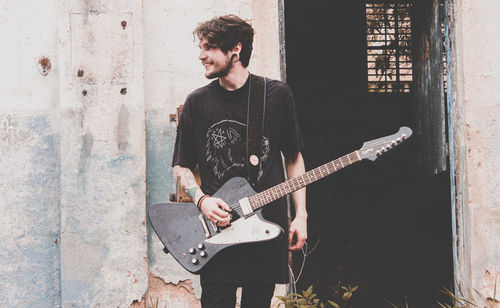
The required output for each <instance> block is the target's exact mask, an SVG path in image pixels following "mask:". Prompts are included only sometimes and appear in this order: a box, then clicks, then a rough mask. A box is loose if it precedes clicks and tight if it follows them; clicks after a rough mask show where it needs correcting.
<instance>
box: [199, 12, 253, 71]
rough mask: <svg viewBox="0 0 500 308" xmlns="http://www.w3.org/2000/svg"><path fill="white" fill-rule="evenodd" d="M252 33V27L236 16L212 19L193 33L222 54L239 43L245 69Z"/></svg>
mask: <svg viewBox="0 0 500 308" xmlns="http://www.w3.org/2000/svg"><path fill="white" fill-rule="evenodd" d="M254 33H255V31H254V29H253V28H252V26H251V25H250V24H249V23H248V22H246V21H245V20H243V19H241V18H240V17H238V16H236V15H224V16H219V17H214V18H212V19H210V20H207V21H204V22H202V23H200V24H199V25H198V27H196V29H195V30H194V32H193V34H194V35H195V36H197V37H198V39H200V40H201V39H203V38H205V39H207V42H208V43H209V44H211V45H214V46H216V47H218V48H220V49H221V51H222V52H224V53H227V52H228V51H229V50H231V49H233V47H234V46H236V45H237V44H238V43H241V52H240V60H241V64H242V65H243V67H247V66H248V63H249V62H250V56H251V55H252V43H253V35H254Z"/></svg>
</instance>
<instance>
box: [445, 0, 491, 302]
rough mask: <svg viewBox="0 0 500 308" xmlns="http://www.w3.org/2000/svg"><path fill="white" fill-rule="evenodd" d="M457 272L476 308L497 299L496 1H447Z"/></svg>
mask: <svg viewBox="0 0 500 308" xmlns="http://www.w3.org/2000/svg"><path fill="white" fill-rule="evenodd" d="M450 3H451V7H450V11H451V13H452V28H451V30H452V32H451V34H452V58H453V61H452V63H451V65H452V67H451V68H452V73H453V74H452V76H451V77H452V79H453V80H452V88H451V90H452V106H453V107H452V108H453V109H452V117H453V119H452V126H453V130H454V134H453V138H454V145H455V148H454V155H455V161H454V165H455V167H456V168H455V169H456V177H455V179H456V185H457V187H456V188H457V191H456V196H455V197H456V200H457V246H458V247H457V248H458V249H457V250H458V260H457V264H458V266H459V268H458V271H457V274H458V277H457V278H458V279H459V285H460V287H461V289H462V292H463V293H464V294H465V295H466V296H469V293H470V294H471V295H472V296H473V297H474V299H475V300H476V302H477V303H478V305H479V307H486V306H487V307H498V306H499V304H498V302H497V303H495V301H494V300H493V299H491V298H493V296H494V292H495V286H496V290H497V292H496V299H497V300H498V299H499V298H500V292H499V291H498V290H500V175H499V172H500V168H499V167H500V160H499V159H498V153H499V152H500V127H499V119H500V98H499V93H500V58H499V57H498V55H499V54H500V42H499V40H498V29H500V2H499V1H496V0H481V1H476V0H458V1H450Z"/></svg>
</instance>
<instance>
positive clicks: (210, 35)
mask: <svg viewBox="0 0 500 308" xmlns="http://www.w3.org/2000/svg"><path fill="white" fill-rule="evenodd" d="M194 34H195V35H196V36H197V37H198V38H199V47H200V56H199V59H200V60H201V62H202V64H203V66H204V67H205V76H206V77H207V78H209V79H214V78H217V79H216V80H214V81H213V82H211V83H210V84H208V85H207V86H205V87H202V88H199V89H197V90H195V91H193V92H192V93H191V94H190V95H189V96H188V97H187V99H186V102H185V104H184V108H183V111H182V114H181V116H180V120H179V125H178V128H177V139H176V142H175V149H174V157H173V162H172V166H173V167H174V176H175V177H176V178H177V179H178V181H179V182H180V185H181V187H182V189H183V190H185V191H186V192H187V193H188V194H189V196H190V197H191V198H192V199H193V201H194V203H195V204H196V205H197V206H198V208H199V210H200V211H202V212H203V213H204V214H205V215H206V216H207V217H208V219H210V220H212V221H213V222H214V223H216V224H217V225H218V226H222V227H223V226H226V225H228V224H229V223H230V219H231V213H230V212H231V208H230V207H229V206H228V204H226V203H225V202H224V200H221V199H219V198H213V197H210V195H212V194H214V193H215V192H216V191H217V190H218V189H219V188H220V187H221V186H222V185H223V184H224V183H225V182H226V181H227V180H229V179H231V178H233V177H235V176H240V177H244V178H247V176H248V170H247V157H246V146H247V144H246V143H247V140H246V126H247V123H246V119H247V103H248V91H249V79H250V73H249V71H248V69H247V66H248V63H249V60H250V55H251V53H252V42H253V35H254V30H253V28H252V26H251V25H250V24H248V23H247V22H246V21H244V20H243V19H241V18H239V17H237V16H234V15H227V16H221V17H216V18H213V19H211V20H209V21H206V22H203V23H201V24H200V25H199V26H198V27H197V28H196V30H195V31H194ZM264 117H265V122H264V132H263V140H262V151H261V153H260V154H259V156H260V157H259V159H260V161H261V166H262V169H261V170H260V172H259V173H258V183H257V184H256V186H255V187H254V189H255V190H256V191H257V192H260V191H263V190H265V189H267V188H269V187H271V186H274V185H276V184H279V183H281V182H283V181H284V175H283V170H282V161H281V153H283V155H284V157H285V162H286V169H287V172H288V176H289V177H290V178H293V177H296V176H298V175H300V174H302V173H304V172H305V170H304V161H303V158H302V155H301V150H302V148H303V143H302V136H301V133H300V130H299V128H298V124H297V120H296V117H295V107H294V102H293V96H292V93H291V91H290V89H289V88H288V87H287V86H286V84H284V83H282V82H280V81H276V80H269V79H268V80H267V91H266V108H265V115H264ZM196 165H198V166H199V170H200V176H201V182H202V185H201V188H200V187H198V185H197V184H196V181H195V178H194V176H193V173H192V171H191V170H192V169H193V168H194V167H195V166H196ZM293 200H294V206H295V213H296V215H295V218H294V220H293V221H292V223H291V225H290V228H289V230H288V221H287V209H286V200H285V198H281V199H280V200H277V201H275V202H273V203H272V204H269V205H267V206H266V207H264V208H263V210H262V213H263V216H264V218H266V219H268V220H270V221H273V222H275V223H278V224H279V225H280V226H281V227H282V228H283V229H284V230H285V231H286V230H288V248H289V249H290V250H292V251H293V250H299V249H301V248H302V246H303V245H304V242H305V240H306V238H307V212H306V204H305V203H306V198H305V188H303V189H301V190H298V191H296V192H294V193H293ZM286 248H287V239H286V236H283V237H282V238H279V239H278V240H273V241H268V242H263V243H255V244H246V245H239V246H233V247H230V248H227V249H225V250H223V251H221V252H220V253H219V254H218V255H217V256H216V257H215V258H214V259H212V260H211V262H210V263H208V264H207V265H206V266H205V267H204V269H203V271H202V272H201V273H200V275H201V276H200V280H201V286H202V296H201V303H202V307H204V308H209V307H217V308H225V307H234V306H235V300H236V294H235V293H236V288H237V287H239V286H241V287H242V303H241V304H242V306H241V307H243V308H245V307H246V308H259V307H269V305H270V302H271V299H272V296H273V293H274V285H275V283H286V282H287V277H288V266H287V249H286Z"/></svg>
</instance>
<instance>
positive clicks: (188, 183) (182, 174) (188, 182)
mask: <svg viewBox="0 0 500 308" xmlns="http://www.w3.org/2000/svg"><path fill="white" fill-rule="evenodd" d="M174 173H175V175H176V177H177V181H178V182H179V184H180V185H181V188H182V190H184V191H185V192H186V193H187V194H188V195H189V197H191V199H193V200H194V197H195V194H196V190H197V189H198V188H199V187H198V184H197V183H196V179H195V178H194V175H193V172H191V170H189V169H188V168H183V167H180V166H176V167H174Z"/></svg>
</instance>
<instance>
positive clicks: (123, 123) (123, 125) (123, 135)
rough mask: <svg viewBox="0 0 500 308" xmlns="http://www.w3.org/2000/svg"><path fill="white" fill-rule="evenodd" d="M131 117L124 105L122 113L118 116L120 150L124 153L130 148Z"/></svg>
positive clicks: (121, 109)
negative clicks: (129, 124)
mask: <svg viewBox="0 0 500 308" xmlns="http://www.w3.org/2000/svg"><path fill="white" fill-rule="evenodd" d="M129 116H130V113H129V111H128V109H127V107H125V105H122V107H121V108H120V113H119V114H118V150H120V151H123V152H126V151H127V147H128V138H129V130H128V122H129Z"/></svg>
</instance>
